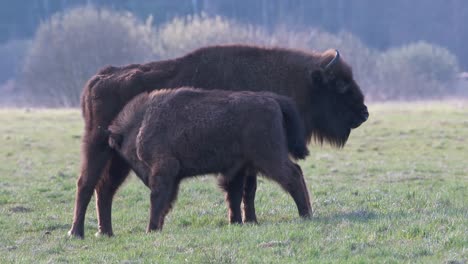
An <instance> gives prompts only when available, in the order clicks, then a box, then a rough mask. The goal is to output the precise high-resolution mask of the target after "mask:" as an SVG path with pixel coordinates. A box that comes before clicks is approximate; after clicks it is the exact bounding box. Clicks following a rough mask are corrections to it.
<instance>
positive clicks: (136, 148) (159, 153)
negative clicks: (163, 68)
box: [109, 88, 312, 232]
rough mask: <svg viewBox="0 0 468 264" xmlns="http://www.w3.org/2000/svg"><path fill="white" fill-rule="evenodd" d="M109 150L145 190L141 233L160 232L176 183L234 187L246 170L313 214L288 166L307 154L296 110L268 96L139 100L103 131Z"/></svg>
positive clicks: (298, 175)
mask: <svg viewBox="0 0 468 264" xmlns="http://www.w3.org/2000/svg"><path fill="white" fill-rule="evenodd" d="M109 131H110V138H109V145H110V146H111V147H112V148H113V149H114V150H116V151H117V152H118V153H119V155H120V156H121V157H122V158H123V159H124V160H125V161H127V163H128V164H129V165H130V167H131V168H132V169H133V170H134V171H135V172H136V174H137V175H138V177H139V178H140V179H141V180H142V181H143V182H144V183H145V184H146V185H147V186H148V187H149V188H150V190H151V211H150V222H149V225H148V229H147V231H148V232H149V231H152V230H160V229H162V226H163V224H164V217H165V215H166V214H167V213H168V211H169V210H170V208H171V207H172V203H173V202H174V201H175V198H176V196H177V192H178V187H179V184H180V182H181V181H182V180H183V179H185V178H187V177H192V176H196V175H201V174H212V173H221V174H222V175H223V177H222V179H223V182H232V181H236V180H237V179H236V178H237V177H240V176H242V175H239V173H238V171H239V170H241V169H242V168H245V167H251V168H253V169H254V170H256V171H259V172H261V173H262V174H264V175H265V176H266V177H268V178H270V179H272V180H274V181H276V182H278V183H279V184H280V185H281V186H282V187H283V189H285V190H286V191H287V192H288V193H289V194H290V195H291V196H292V198H293V199H294V201H295V202H296V205H297V208H298V210H299V215H301V216H309V215H310V213H311V211H312V210H311V206H310V202H309V197H308V192H307V188H306V185H305V182H304V178H303V175H302V172H301V170H300V169H298V167H297V166H296V164H294V163H293V162H292V161H291V160H289V156H288V152H289V153H290V154H291V155H292V157H294V158H296V159H302V158H305V157H306V156H307V154H308V150H307V146H306V141H305V131H304V128H303V124H302V120H301V119H300V116H299V113H298V111H297V110H296V107H295V104H294V102H293V101H291V100H290V99H289V98H287V97H284V96H279V95H276V94H273V93H269V92H232V91H219V90H212V91H207V90H199V89H191V88H180V89H173V90H160V91H154V92H152V93H150V94H146V93H145V94H142V95H139V96H137V97H135V98H134V99H133V100H132V101H130V103H128V104H127V105H126V106H125V108H124V109H123V110H122V112H121V113H120V114H119V115H118V116H117V118H116V119H115V120H114V121H113V122H112V124H111V125H110V127H109Z"/></svg>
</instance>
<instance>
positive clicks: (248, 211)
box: [242, 169, 257, 223]
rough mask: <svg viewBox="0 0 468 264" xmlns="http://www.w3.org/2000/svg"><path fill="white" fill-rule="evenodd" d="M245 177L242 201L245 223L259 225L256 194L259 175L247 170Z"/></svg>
mask: <svg viewBox="0 0 468 264" xmlns="http://www.w3.org/2000/svg"><path fill="white" fill-rule="evenodd" d="M244 173H245V177H244V181H245V182H244V193H243V195H242V201H243V203H244V208H243V209H244V223H248V222H251V223H257V216H256V214H255V192H256V191H257V175H256V171H255V170H253V169H246V170H245V172H244Z"/></svg>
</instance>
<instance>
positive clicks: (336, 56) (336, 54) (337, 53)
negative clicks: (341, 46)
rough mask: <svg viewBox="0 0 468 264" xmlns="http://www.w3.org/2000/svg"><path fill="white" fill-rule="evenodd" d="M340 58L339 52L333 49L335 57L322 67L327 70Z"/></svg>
mask: <svg viewBox="0 0 468 264" xmlns="http://www.w3.org/2000/svg"><path fill="white" fill-rule="evenodd" d="M339 59H340V52H339V51H338V50H335V57H333V59H332V60H331V61H330V62H329V63H328V64H327V65H326V66H325V67H324V69H325V70H328V69H329V68H330V67H331V66H333V65H334V64H335V63H336V62H337V61H338V60H339Z"/></svg>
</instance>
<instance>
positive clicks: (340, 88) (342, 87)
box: [336, 82, 350, 94]
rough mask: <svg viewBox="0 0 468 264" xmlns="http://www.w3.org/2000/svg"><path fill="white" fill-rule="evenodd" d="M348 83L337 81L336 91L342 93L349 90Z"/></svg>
mask: <svg viewBox="0 0 468 264" xmlns="http://www.w3.org/2000/svg"><path fill="white" fill-rule="evenodd" d="M349 88H350V85H349V84H346V83H344V82H338V85H337V87H336V89H337V91H338V93H340V94H343V93H346V92H348V91H349Z"/></svg>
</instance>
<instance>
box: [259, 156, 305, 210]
mask: <svg viewBox="0 0 468 264" xmlns="http://www.w3.org/2000/svg"><path fill="white" fill-rule="evenodd" d="M298 167H299V165H297V164H295V163H293V162H291V161H290V160H289V159H288V160H287V161H286V162H283V166H281V167H279V168H265V173H266V175H267V176H268V177H271V178H272V179H273V180H275V181H276V182H278V183H279V184H280V185H281V187H283V189H284V190H286V191H287V192H288V193H289V194H290V195H291V197H292V198H293V200H294V202H295V203H296V206H297V209H298V211H299V215H300V216H301V217H304V218H308V217H311V216H312V207H311V204H310V199H309V194H308V191H307V187H306V185H305V181H304V176H303V175H302V170H300V167H299V169H298Z"/></svg>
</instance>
